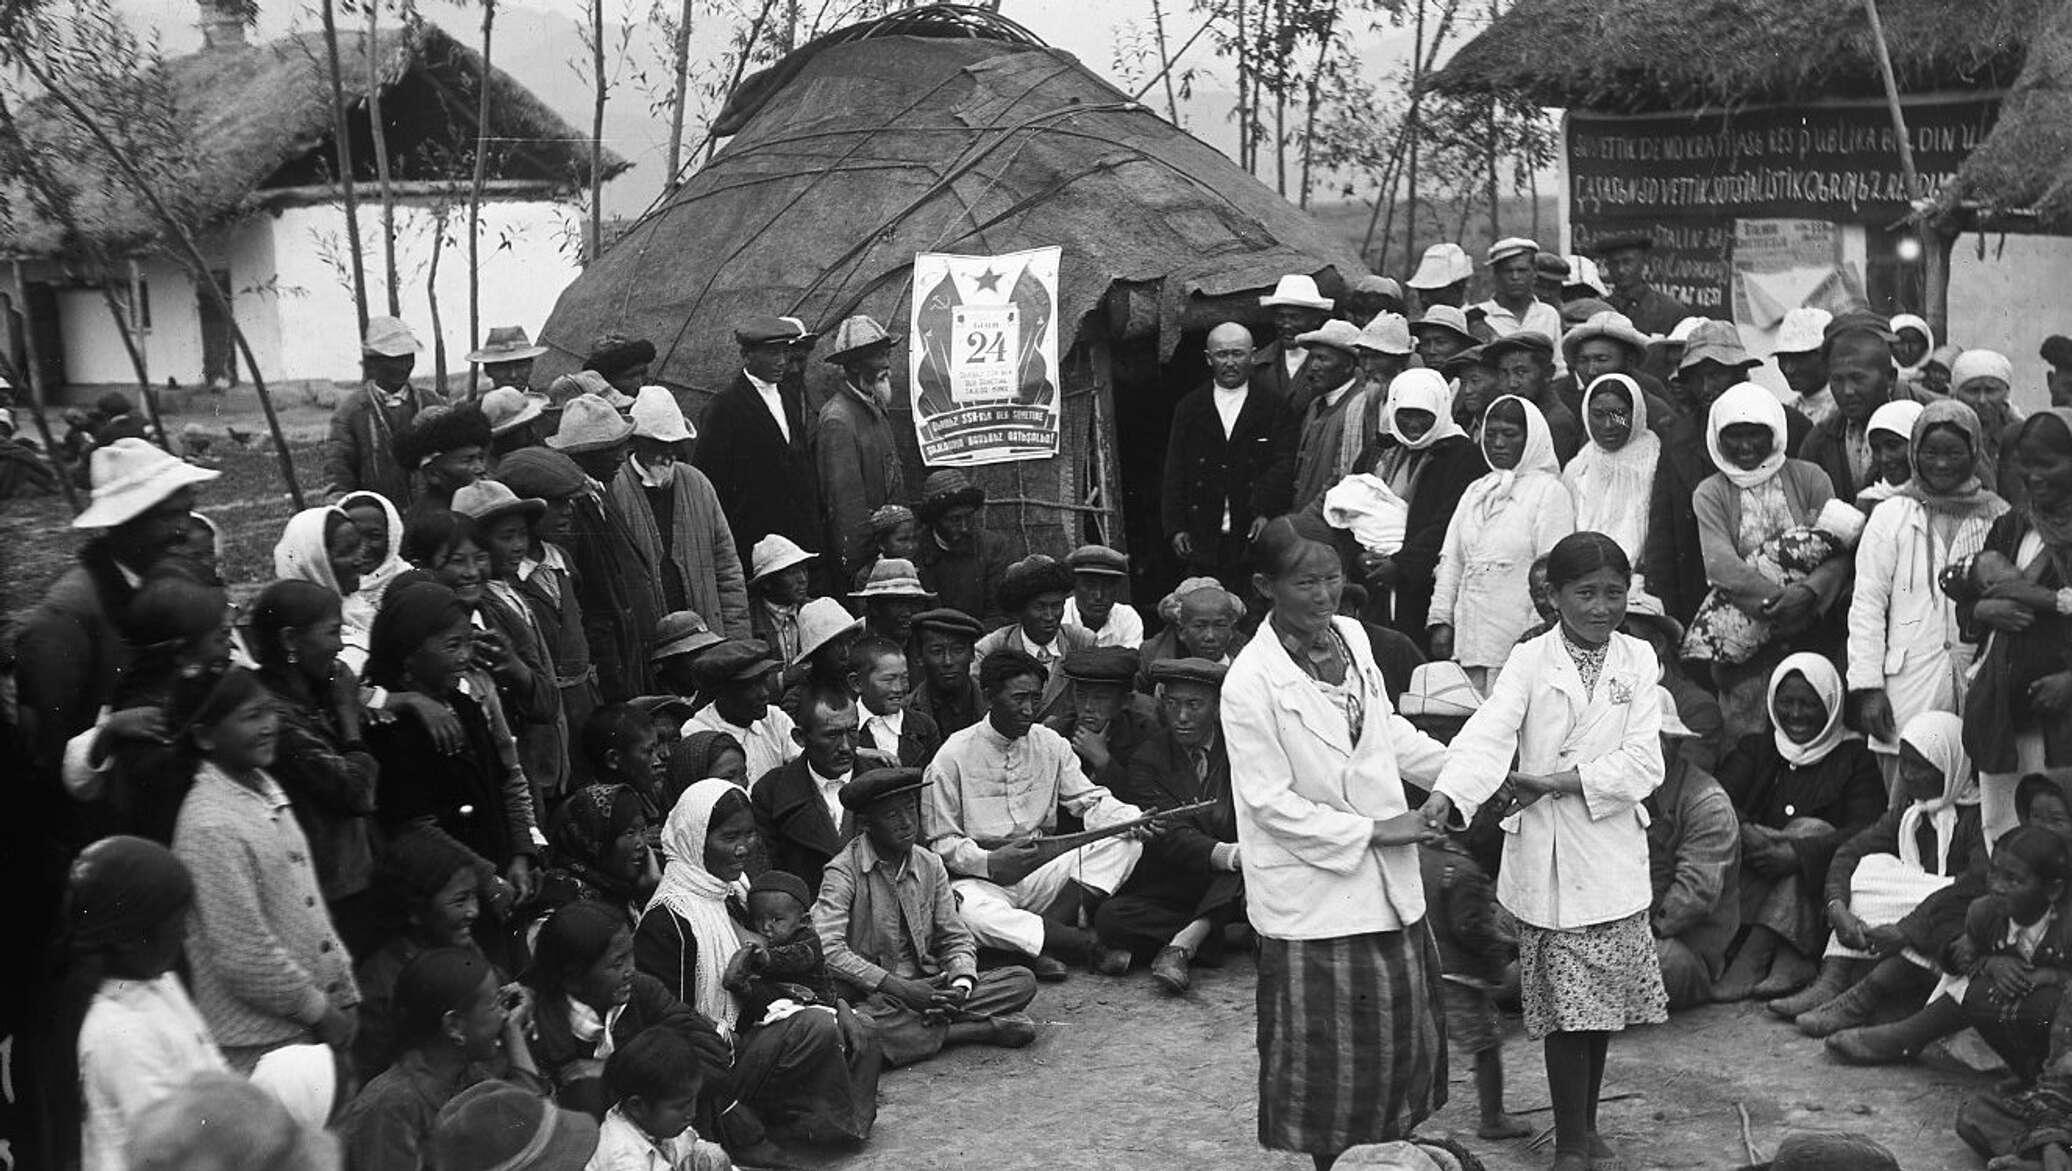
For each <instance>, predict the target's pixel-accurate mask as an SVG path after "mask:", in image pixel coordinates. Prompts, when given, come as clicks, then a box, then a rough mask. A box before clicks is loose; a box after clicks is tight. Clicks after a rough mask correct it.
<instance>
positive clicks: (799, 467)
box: [693, 317, 825, 569]
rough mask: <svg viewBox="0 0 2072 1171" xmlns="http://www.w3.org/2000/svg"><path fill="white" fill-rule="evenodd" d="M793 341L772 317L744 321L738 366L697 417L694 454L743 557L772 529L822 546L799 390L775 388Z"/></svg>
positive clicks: (794, 333)
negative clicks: (793, 391)
mask: <svg viewBox="0 0 2072 1171" xmlns="http://www.w3.org/2000/svg"><path fill="white" fill-rule="evenodd" d="M797 338H798V330H796V329H794V328H793V327H792V326H790V325H788V324H786V323H785V322H784V321H782V320H779V319H778V318H775V317H752V318H749V319H748V320H747V321H745V322H743V323H742V324H741V326H740V327H739V328H738V329H736V330H735V331H734V340H735V341H736V342H737V343H739V344H740V347H741V370H740V371H739V372H738V373H737V374H735V376H734V381H733V382H732V384H730V385H729V386H728V387H727V388H726V389H725V390H723V391H721V392H720V393H719V395H718V396H717V397H715V398H714V399H713V400H712V401H711V402H710V403H709V404H707V405H706V407H705V414H704V417H703V418H702V419H701V420H700V422H701V424H702V426H701V428H700V437H699V440H698V450H697V454H696V455H695V456H694V457H693V459H694V462H695V463H696V464H697V465H698V470H700V471H702V472H704V473H705V474H706V476H708V477H709V478H710V479H711V480H712V487H713V490H714V491H715V492H717V493H718V494H719V503H720V507H721V508H723V509H724V510H725V511H726V514H727V523H728V524H729V525H730V526H731V527H732V528H733V530H734V546H735V551H736V552H737V554H738V555H739V557H740V559H741V560H743V561H746V560H748V559H749V551H750V550H752V549H754V548H755V543H756V542H757V541H760V540H762V539H763V538H764V537H766V536H769V535H770V534H771V533H782V534H784V535H785V536H787V537H789V538H791V539H792V540H793V541H796V542H798V543H799V544H800V545H801V546H803V547H805V548H808V549H812V548H814V547H815V546H817V545H819V544H820V526H821V522H820V487H819V479H820V477H819V473H818V472H816V471H815V470H814V467H813V459H812V455H811V453H810V451H809V450H808V445H807V442H806V419H805V413H804V409H803V406H802V404H801V402H800V400H799V397H798V395H796V394H792V393H788V392H786V391H785V390H784V389H783V388H781V387H780V386H779V383H781V382H782V381H783V379H784V374H785V362H786V358H787V355H788V353H789V351H790V349H791V346H792V343H793V342H794V341H796V340H797ZM821 568H823V569H825V567H824V566H823V567H821Z"/></svg>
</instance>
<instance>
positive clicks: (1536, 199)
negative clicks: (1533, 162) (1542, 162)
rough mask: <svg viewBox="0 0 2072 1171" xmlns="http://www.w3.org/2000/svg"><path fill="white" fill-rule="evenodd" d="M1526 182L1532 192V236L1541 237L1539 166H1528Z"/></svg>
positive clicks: (1534, 237)
mask: <svg viewBox="0 0 2072 1171" xmlns="http://www.w3.org/2000/svg"><path fill="white" fill-rule="evenodd" d="M1525 182H1526V185H1527V187H1528V188H1529V189H1530V190H1531V192H1532V238H1533V239H1535V240H1537V239H1539V238H1540V171H1539V168H1538V167H1527V168H1526V170H1525Z"/></svg>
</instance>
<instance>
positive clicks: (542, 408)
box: [475, 386, 547, 435]
mask: <svg viewBox="0 0 2072 1171" xmlns="http://www.w3.org/2000/svg"><path fill="white" fill-rule="evenodd" d="M475 405H476V406H478V407H481V408H482V417H483V418H486V419H488V420H489V433H490V434H491V435H502V434H504V433H506V432H508V431H514V430H516V429H518V428H520V427H523V426H525V425H526V424H527V423H530V422H532V421H533V420H534V419H537V418H539V417H540V416H541V415H543V414H545V413H546V411H547V396H546V395H544V394H538V393H535V392H533V391H530V390H520V389H518V388H517V387H515V386H499V387H496V388H495V389H493V390H491V391H489V392H488V393H487V394H484V395H483V396H482V398H481V400H480V401H478V402H477V403H476V404H475Z"/></svg>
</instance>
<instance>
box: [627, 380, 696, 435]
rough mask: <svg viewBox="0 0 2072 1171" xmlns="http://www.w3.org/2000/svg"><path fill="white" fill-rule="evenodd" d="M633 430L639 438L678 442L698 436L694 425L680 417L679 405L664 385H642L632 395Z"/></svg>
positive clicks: (681, 414)
mask: <svg viewBox="0 0 2072 1171" xmlns="http://www.w3.org/2000/svg"><path fill="white" fill-rule="evenodd" d="M628 413H629V414H631V415H632V417H633V433H634V434H635V435H638V436H640V437H641V438H642V439H656V440H660V441H661V442H663V443H682V442H684V441H685V440H687V439H696V438H697V437H698V431H697V428H695V427H692V426H691V424H690V420H688V419H686V418H684V417H683V408H682V407H681V406H678V405H677V402H676V396H675V395H673V394H671V393H669V388H668V387H666V386H643V387H641V388H640V393H639V394H637V395H635V396H633V410H632V411H630V412H628Z"/></svg>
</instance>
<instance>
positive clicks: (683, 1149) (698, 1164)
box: [584, 1106, 733, 1171]
mask: <svg viewBox="0 0 2072 1171" xmlns="http://www.w3.org/2000/svg"><path fill="white" fill-rule="evenodd" d="M732 1166H733V1164H732V1163H731V1162H729V1161H728V1160H727V1156H726V1152H725V1150H724V1149H723V1148H721V1147H720V1146H719V1144H717V1143H709V1142H706V1141H705V1140H704V1139H701V1138H699V1137H698V1132H697V1131H695V1130H686V1131H684V1132H683V1133H682V1134H680V1135H677V1136H676V1137H675V1138H672V1139H665V1140H663V1141H661V1142H656V1141H655V1140H654V1139H652V1138H649V1137H648V1136H647V1133H646V1132H645V1131H643V1130H641V1129H640V1128H639V1127H638V1126H635V1125H634V1124H633V1120H632V1119H630V1118H628V1117H626V1115H625V1112H624V1111H622V1110H620V1109H619V1108H618V1107H617V1106H614V1107H612V1108H611V1111H610V1112H609V1113H607V1114H606V1115H605V1116H604V1121H603V1122H602V1123H601V1124H599V1126H598V1127H597V1150H596V1153H594V1154H592V1155H591V1156H590V1161H589V1162H588V1163H586V1164H584V1171H717V1169H718V1168H722V1167H732Z"/></svg>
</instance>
